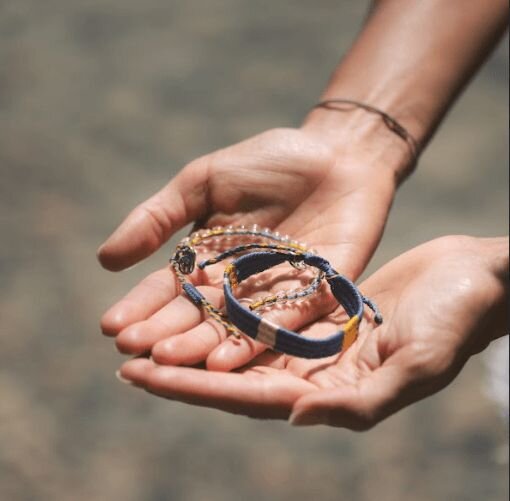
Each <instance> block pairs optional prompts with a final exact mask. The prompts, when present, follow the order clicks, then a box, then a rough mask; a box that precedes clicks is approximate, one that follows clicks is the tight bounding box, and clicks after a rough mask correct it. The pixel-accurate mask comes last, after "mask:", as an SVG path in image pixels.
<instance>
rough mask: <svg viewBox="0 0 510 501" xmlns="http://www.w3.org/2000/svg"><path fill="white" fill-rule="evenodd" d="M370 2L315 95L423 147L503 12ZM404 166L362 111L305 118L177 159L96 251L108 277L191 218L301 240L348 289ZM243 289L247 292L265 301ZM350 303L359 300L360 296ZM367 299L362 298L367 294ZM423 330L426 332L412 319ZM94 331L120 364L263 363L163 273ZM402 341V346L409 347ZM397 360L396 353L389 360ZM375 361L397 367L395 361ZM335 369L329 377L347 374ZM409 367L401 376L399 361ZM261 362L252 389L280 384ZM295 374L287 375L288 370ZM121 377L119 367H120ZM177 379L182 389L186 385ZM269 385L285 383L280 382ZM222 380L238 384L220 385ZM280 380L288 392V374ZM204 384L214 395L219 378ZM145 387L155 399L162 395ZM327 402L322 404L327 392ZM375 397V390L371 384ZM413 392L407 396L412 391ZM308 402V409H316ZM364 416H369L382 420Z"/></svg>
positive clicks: (391, 139) (397, 397)
mask: <svg viewBox="0 0 510 501" xmlns="http://www.w3.org/2000/svg"><path fill="white" fill-rule="evenodd" d="M374 5H375V7H374V8H373V9H372V11H371V14H370V16H369V18H368V20H367V22H366V24H365V27H364V29H363V30H362V32H361V34H360V36H359V37H358V39H357V40H356V42H355V44H354V45H353V47H352V48H351V50H350V51H349V53H348V54H347V55H346V57H345V58H344V60H343V61H342V62H341V64H340V65H339V67H338V68H337V70H336V71H335V73H334V75H333V77H332V79H331V82H330V83H329V85H328V87H327V89H326V91H325V92H324V94H323V98H328V97H348V98H351V99H358V100H360V101H364V102H367V103H370V104H371V105H373V106H377V107H379V108H382V109H384V110H385V111H387V112H388V113H390V114H391V115H392V116H394V117H395V118H396V119H397V120H399V121H400V122H401V123H402V125H404V126H405V127H406V128H407V129H408V130H409V131H410V132H411V133H412V134H413V135H414V136H415V138H416V139H417V140H418V141H419V143H420V144H421V145H422V146H423V145H425V143H426V142H427V140H428V139H429V138H430V136H431V134H432V132H433V131H434V129H435V127H436V126H437V124H438V123H439V121H440V119H441V117H442V116H443V115H444V113H445V112H446V110H447V109H448V106H449V105H450V104H451V102H452V101H453V99H454V98H455V96H456V95H457V94H458V92H459V90H460V89H461V88H462V86H463V85H464V84H465V82H466V81H467V80H468V79H469V77H470V76H471V75H472V74H473V72H474V71H475V69H476V68H477V67H478V65H479V64H480V63H481V62H482V61H483V59H484V58H485V57H486V55H487V54H488V53H489V51H490V49H491V48H492V47H493V46H494V45H495V43H496V42H497V40H498V39H499V38H500V36H501V34H502V33H503V31H504V27H505V19H506V17H505V14H506V10H507V8H508V2H507V1H503V0H493V2H491V8H490V9H489V8H487V2H486V1H485V0H483V1H482V0H470V1H469V2H466V1H465V0H462V1H461V0H431V1H429V2H412V3H409V2H407V1H405V0H383V1H379V2H375V4H374ZM403 12H405V15H402V13H403ZM439 13H440V15H439ZM390 63H391V64H390ZM360 68H362V69H363V70H360ZM410 164H411V156H410V152H409V149H408V148H407V145H406V143H405V142H404V141H402V140H401V139H400V138H399V137H398V136H396V135H395V134H394V133H392V132H391V131H389V130H388V129H387V128H386V127H385V126H384V124H383V123H382V122H381V121H380V120H379V119H378V117H377V116H374V115H371V114H367V113H366V112H364V111H363V110H354V111H350V112H348V113H344V112H342V113H340V112H335V111H327V110H315V111H313V112H311V113H310V114H309V115H308V117H307V118H306V120H305V122H304V124H303V126H302V127H301V128H300V129H276V130H270V131H268V132H265V133H263V134H260V135H258V136H256V137H254V138H251V139H248V140H247V141H243V142H241V143H239V144H236V145H234V146H231V147H229V148H225V149H223V150H220V151H218V152H215V153H212V154H210V155H207V156H205V157H202V158H199V159H197V160H195V161H193V162H191V163H190V164H189V165H188V166H186V167H185V168H184V169H183V170H182V171H181V172H180V173H179V174H178V175H177V176H176V177H175V178H174V179H172V180H171V181H170V183H169V184H168V185H167V186H166V187H164V188H163V189H162V190H161V191H160V192H159V193H157V194H156V195H154V196H153V197H151V198H150V199H149V200H148V201H146V202H144V203H143V204H141V205H140V206H139V207H137V208H136V209H135V210H134V211H133V212H132V213H131V214H130V215H129V216H128V217H127V219H126V220H125V221H124V222H123V223H122V225H121V226H120V227H119V228H118V229H117V230H116V232H115V233H114V234H113V235H112V236H111V237H110V238H109V239H108V240H107V242H106V243H105V244H104V245H103V246H102V247H101V249H100V250H99V253H98V255H99V259H100V261H101V263H102V264H103V266H105V267H106V268H108V269H110V270H121V269H123V268H125V267H127V266H130V265H132V264H134V263H135V262H137V261H139V260H141V259H143V258H145V257H147V256H148V255H150V254H151V253H152V252H154V251H155V250H156V249H157V248H159V247H160V246H161V245H162V244H163V243H164V242H165V241H166V240H168V238H169V237H170V236H171V235H173V234H174V233H175V231H177V230H178V229H180V228H182V227H183V226H184V225H186V224H188V223H190V222H193V221H197V220H200V221H201V223H202V224H203V225H206V226H214V225H217V224H243V223H252V222H256V223H257V224H259V225H261V226H268V227H271V228H273V229H275V230H278V231H280V232H282V233H288V234H291V235H292V236H293V238H296V239H298V240H303V241H306V242H309V243H311V244H312V245H313V246H314V247H315V248H316V249H317V250H318V251H319V253H321V254H322V255H324V256H325V257H327V258H328V259H330V260H331V261H332V263H333V264H334V265H335V267H336V268H337V269H339V270H341V271H342V273H344V274H346V275H348V276H350V277H351V278H352V279H356V278H357V277H358V276H359V275H360V273H361V272H362V271H363V269H364V268H365V266H366V264H367V263H368V261H369V259H370V257H371V256H372V254H373V252H374V250H375V248H376V246H377V244H378V242H379V240H380V238H381V236H382V233H383V230H384V225H385V222H386V219H387V217H388V212H389V209H390V207H391V203H392V200H393V197H394V194H395V191H396V188H397V187H398V184H399V182H400V181H401V180H402V179H403V178H405V176H406V175H407V174H408V172H409V170H410ZM413 252H414V251H413ZM425 261H426V260H425ZM388 266H389V265H388ZM385 269H386V268H383V269H382V270H381V271H380V273H382V272H383V270H385ZM412 273H414V272H412ZM376 276H377V275H376ZM218 277H219V271H218V270H214V269H212V270H211V271H209V272H208V273H202V274H200V275H198V274H195V275H194V276H193V280H194V281H195V283H197V284H201V285H202V286H203V287H204V293H205V294H206V295H207V297H209V298H210V299H211V301H213V302H214V303H215V304H216V305H218V306H221V290H220V289H219V287H218V286H217V284H218ZM270 282H271V280H268V283H270ZM368 283H370V282H368ZM296 285H299V283H297V282H296V281H295V280H291V279H287V280H286V281H285V282H283V283H281V282H280V283H275V284H273V287H272V290H279V289H281V288H289V287H294V286H296ZM385 287H389V285H388V284H385ZM270 290H271V289H270ZM251 292H252V293H253V295H259V294H262V293H267V292H268V291H260V290H257V291H255V290H253V291H251ZM364 292H365V293H367V294H368V295H370V294H371V292H370V291H369V290H366V291H364ZM377 292H378V289H377V287H375V289H374V293H376V295H377ZM247 293H248V294H250V291H248V292H247ZM389 293H390V292H388V294H389ZM400 293H401V292H400V291H399V290H398V289H394V290H393V294H394V295H395V294H400ZM379 294H380V292H379ZM372 295H374V294H373V293H372ZM395 297H396V296H395ZM375 299H377V297H375ZM380 301H381V302H382V304H381V307H382V310H383V312H384V313H385V317H386V319H388V318H389V317H390V318H392V315H389V313H388V312H387V311H386V308H387V307H386V304H390V303H391V301H390V299H389V296H388V297H382V298H381V299H380ZM331 308H332V302H331V301H330V298H329V299H328V298H326V300H324V301H323V302H319V303H317V304H316V307H315V308H297V309H293V308H290V309H283V310H275V311H274V312H272V313H271V314H270V315H271V316H272V319H273V320H274V321H275V322H277V323H279V324H281V325H285V326H287V327H288V328H291V329H299V328H300V327H302V326H304V325H307V324H309V323H310V322H311V321H313V320H317V318H318V317H320V316H322V315H325V316H324V318H323V319H322V320H320V321H319V322H318V323H317V324H316V325H318V326H321V325H323V326H326V325H327V326H328V327H330V328H332V327H333V325H330V324H329V323H328V322H330V320H329V317H328V316H327V315H328V314H329V313H330V312H331ZM416 315H419V313H418V312H416ZM424 321H425V323H426V319H425V320H424ZM391 325H392V322H391V321H390V322H389V323H388V321H386V323H385V326H384V327H381V328H379V329H376V330H374V334H376V333H378V332H380V333H383V332H385V333H387V334H386V336H388V337H392V336H395V337H396V338H398V337H399V336H398V335H397V333H392V331H391V330H389V326H391ZM317 328H318V327H317ZM102 329H103V331H104V333H105V334H107V335H111V336H115V338H116V344H117V347H118V349H119V350H120V351H122V352H123V353H128V354H133V355H136V354H140V353H143V352H146V351H148V350H152V354H153V357H154V360H155V362H156V363H159V364H172V365H191V364H197V363H200V362H205V363H206V367H207V368H208V369H211V370H215V371H228V370H232V369H237V368H240V367H243V366H245V365H246V364H249V363H253V360H254V359H255V358H256V357H259V356H262V357H269V359H271V357H272V355H269V354H263V355H261V354H262V353H263V352H264V350H265V346H263V345H261V344H260V343H257V342H254V341H252V340H248V339H246V338H243V339H241V340H239V341H238V340H233V339H232V338H227V336H226V334H225V332H224V330H223V329H222V328H221V327H219V326H218V325H216V324H215V323H214V322H212V321H210V320H207V319H204V318H203V316H202V315H201V314H200V312H198V310H197V309H196V308H195V307H194V306H192V305H191V304H190V303H189V302H188V301H187V300H186V298H184V297H183V296H182V295H181V294H180V290H179V288H178V287H177V285H176V282H175V278H174V277H173V275H172V274H171V273H169V271H168V269H167V268H164V269H162V270H159V271H157V272H155V273H153V274H152V275H150V276H149V277H147V278H146V279H145V280H144V281H142V283H141V284H139V285H138V286H137V287H135V288H134V289H133V290H132V291H131V292H130V293H129V294H128V295H127V296H126V297H125V298H123V299H121V300H120V301H119V302H118V303H117V304H115V305H114V306H113V307H112V308H111V309H110V310H109V311H108V312H107V313H106V314H105V315H104V316H103V319H102ZM408 335H411V334H410V333H409V334H408ZM380 336H382V334H377V335H373V336H370V339H377V338H379V337H380ZM408 341H409V343H410V344H411V345H413V346H414V343H413V341H412V339H408ZM371 342H373V341H371ZM361 344H363V345H364V342H363V341H359V342H358V343H356V345H355V346H353V348H352V349H351V350H352V351H351V350H350V351H351V355H346V357H345V358H344V360H346V361H347V360H349V357H353V356H354V354H355V353H358V352H359V353H361V350H360V345H361ZM452 346H453V344H452ZM457 347H458V346H457ZM396 348H397V346H395V349H396ZM402 349H403V346H400V347H399V348H398V350H397V351H398V352H401V350H402ZM459 349H460V348H459ZM277 358H278V357H277ZM389 358H391V359H392V360H400V358H402V357H400V358H399V357H394V358H392V357H389ZM389 358H388V359H389ZM411 358H412V357H411ZM454 359H455V360H457V359H456V358H455V357H454ZM257 360H258V359H257ZM264 360H265V359H264ZM341 360H342V359H341ZM341 360H340V361H339V363H338V367H340V366H342V367H343V366H344V365H345V364H347V362H346V361H344V362H342V361H341ZM130 363H131V364H134V365H133V367H134V366H136V367H137V372H136V374H137V375H136V377H137V378H138V379H137V381H138V382H139V383H140V381H142V379H143V377H142V376H141V373H140V371H142V372H143V371H146V373H147V377H148V378H149V377H150V378H152V376H150V375H151V374H153V372H154V370H153V367H152V365H151V364H153V363H154V362H151V361H147V360H136V361H134V362H130ZM381 363H382V362H381ZM410 363H411V365H412V363H413V362H412V359H411V362H410ZM429 363H432V361H431V360H429ZM271 364H272V362H271V363H270V364H269V368H268V367H266V365H264V364H262V367H265V369H263V370H264V371H269V373H268V374H266V376H267V377H266V379H264V380H262V381H261V383H262V384H263V385H264V388H266V387H267V386H268V385H269V383H268V382H267V381H268V380H270V379H268V378H271V377H275V378H278V381H280V382H281V377H282V370H281V367H280V368H278V370H279V371H280V372H278V373H274V367H271ZM290 365H291V366H292V365H294V364H293V363H291V364H290ZM295 365H297V366H299V365H300V364H299V363H298V362H296V364H295ZM305 365H306V364H305ZM127 367H131V366H130V365H129V363H128V365H127ZM374 367H375V366H374ZM142 369H143V370H142ZM158 370H159V369H158ZM167 370H168V371H170V370H171V371H174V373H175V371H181V370H182V371H193V370H192V369H185V368H172V369H170V368H168V369H167ZM250 370H251V371H253V369H250ZM342 370H344V369H342ZM346 370H347V369H346ZM395 370H396V369H395ZM335 371H337V369H335ZM298 372H299V371H298ZM376 372H377V371H374V374H375V373H376ZM383 372H384V371H383ZM453 372H455V371H453ZM347 373H348V370H347V372H346V374H347ZM378 373H379V374H380V373H381V372H378ZM123 374H124V375H125V376H126V374H128V375H129V374H131V372H128V373H126V367H125V368H124V369H123ZM185 374H187V375H186V377H188V376H189V377H190V378H191V380H193V378H194V377H195V376H193V378H192V377H191V375H190V374H191V373H187V372H185ZM193 374H195V372H193ZM196 374H197V376H196V377H199V378H204V380H207V381H210V383H208V385H206V387H207V388H208V391H210V392H211V396H210V398H211V405H214V406H215V407H220V408H227V407H228V405H223V404H220V403H219V402H218V400H217V395H216V397H214V396H213V394H215V391H216V390H218V391H219V389H218V388H216V389H215V386H214V384H213V383H214V382H215V378H216V377H220V375H218V374H217V373H214V374H213V373H211V372H206V371H201V372H198V373H196ZM198 374H200V375H198ZM249 374H250V373H249V372H248V373H247V374H245V375H249ZM367 374H368V373H367ZM401 374H402V372H401ZM283 375H285V377H287V376H289V374H288V373H287V372H285V371H284V372H283ZM234 376H238V375H236V374H222V375H221V377H227V378H228V377H234ZM250 377H251V376H250ZM289 377H290V376H289ZM292 377H293V384H294V383H296V378H295V375H294V374H293V375H292ZM140 378H142V379H140ZM297 379H298V380H299V381H300V382H299V385H300V388H301V390H299V391H297V390H295V391H291V393H290V394H285V395H282V394H281V395H279V396H276V395H275V398H278V399H280V400H281V399H283V400H286V399H287V400H286V402H285V405H284V408H285V410H284V411H282V410H279V411H278V413H277V414H278V417H283V416H286V415H287V414H288V413H289V412H290V409H291V408H292V405H296V406H298V409H299V402H300V399H299V397H302V398H303V399H305V398H312V397H311V396H309V397H305V396H304V394H305V393H306V392H304V391H302V389H303V388H304V386H302V385H306V386H307V388H309V389H310V388H311V386H310V385H312V384H313V383H312V382H311V381H308V380H307V379H306V378H297ZM151 380H152V379H151ZM236 381H237V379H236ZM217 382H218V384H220V381H219V380H218V381H217ZM140 384H141V383H140ZM168 384H169V386H168V387H167V390H168V392H167V393H166V394H167V395H172V396H173V398H179V399H182V400H185V401H190V400H192V401H193V399H195V398H198V401H197V403H201V404H204V402H205V404H206V405H207V401H208V400H207V398H208V397H207V395H206V394H201V396H200V397H196V395H194V394H193V392H192V391H191V390H190V391H191V393H190V394H189V395H186V392H185V391H184V390H183V392H182V393H179V395H178V396H176V395H175V394H174V393H173V392H174V391H175V388H173V387H172V384H170V383H168ZM236 384H237V383H236ZM275 384H276V383H275ZM279 384H280V383H279ZM281 384H283V383H281ZM296 384H297V383H296ZM277 386H278V384H276V386H275V387H277ZM398 387H400V388H401V394H399V393H394V395H393V399H394V403H393V404H392V405H393V407H392V408H394V407H396V408H399V407H401V406H402V402H408V401H410V400H412V399H409V398H407V397H405V395H407V394H408V393H409V392H411V393H412V391H411V390H409V389H408V388H407V387H406V385H405V384H404V380H402V381H401V384H400V385H398ZM158 388H159V393H160V394H163V395H164V394H165V391H164V390H165V388H164V387H158ZM203 389H204V388H202V390H203ZM153 390H154V388H152V389H151V391H153ZM202 390H201V391H202ZM286 391H287V390H286ZM289 391H290V390H289ZM331 391H332V394H333V393H335V390H334V388H331ZM378 391H380V392H381V394H384V393H385V390H384V387H383V385H382V386H381V387H380V388H379V390H378ZM324 392H326V393H327V391H326V390H325V389H324V391H323V392H315V391H314V392H313V393H314V394H315V395H316V396H318V397H317V398H323V401H324V402H328V401H329V399H328V396H327V395H326V394H325V393H324ZM417 395H421V394H420V392H417ZM293 396H294V397H296V398H294V397H293ZM229 398H230V397H229ZM296 399H297V400H296ZM227 400H228V398H227ZM252 403H253V409H252V411H250V412H249V414H257V410H256V407H257V405H259V404H260V405H262V408H265V404H264V403H263V402H260V401H259V402H257V401H256V399H255V401H253V402H252ZM238 404H239V405H241V404H240V403H239V402H238V401H236V400H235V399H234V403H233V405H232V406H230V408H229V410H232V411H236V412H243V407H242V406H241V407H240V408H239V409H238V408H236V407H235V405H238ZM315 405H316V406H317V405H318V406H319V407H320V403H319V402H316V404H315ZM353 405H354V404H353ZM381 405H382V404H381ZM383 407H384V406H383ZM387 407H388V408H389V407H391V405H388V406H387ZM378 412H379V411H377V412H376V411H374V414H375V415H377V416H379V415H383V414H384V412H382V411H381V412H380V413H378ZM360 419H361V418H360ZM321 422H324V420H323V421H321ZM349 423H350V427H352V428H360V427H363V419H361V421H360V424H359V426H357V425H356V423H355V420H354V421H350V422H349Z"/></svg>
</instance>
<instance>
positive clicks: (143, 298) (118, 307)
mask: <svg viewBox="0 0 510 501" xmlns="http://www.w3.org/2000/svg"><path fill="white" fill-rule="evenodd" d="M179 291H180V288H179V285H178V283H177V281H176V277H175V274H174V273H173V271H172V270H170V269H169V268H168V267H167V268H163V269H162V270H158V271H156V272H154V273H151V274H150V275H149V276H148V277H146V278H145V279H144V280H142V281H141V282H140V283H139V284H138V285H137V286H136V287H134V288H133V289H132V290H131V291H130V292H129V293H128V294H127V295H126V296H124V297H123V298H122V299H121V300H120V301H119V302H117V303H116V304H114V305H113V306H112V307H111V308H110V309H109V310H108V311H107V312H106V313H105V314H104V315H103V317H102V318H101V330H102V331H103V333H104V334H105V335H107V336H116V335H117V334H118V333H119V332H120V331H121V330H122V329H124V328H126V327H127V326H128V325H131V324H133V323H135V322H140V321H141V320H145V319H146V318H148V317H150V316H151V315H152V314H153V313H155V312H156V311H158V310H159V309H160V308H162V307H163V306H165V305H166V304H167V303H169V302H170V301H171V300H172V299H174V298H175V297H176V296H177V295H178V294H179Z"/></svg>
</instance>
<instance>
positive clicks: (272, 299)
mask: <svg viewBox="0 0 510 501" xmlns="http://www.w3.org/2000/svg"><path fill="white" fill-rule="evenodd" d="M235 237H243V238H246V237H247V238H250V239H252V238H260V239H262V240H263V241H260V242H256V243H249V244H243V245H238V246H235V247H233V248H231V249H228V250H227V251H225V252H222V253H221V254H218V255H217V256H215V257H213V258H210V259H207V260H204V261H202V262H200V263H199V264H198V268H199V269H204V268H205V267H207V266H209V265H212V264H216V263H219V262H220V261H222V260H224V259H227V258H228V257H232V256H236V255H239V254H242V253H244V252H247V251H250V250H255V249H258V250H278V251H280V252H285V253H289V254H292V255H295V254H299V253H303V252H307V246H306V244H303V243H300V242H297V241H295V240H291V239H290V238H289V237H287V236H281V235H280V234H279V233H278V232H271V231H270V230H269V229H264V230H260V229H259V228H258V226H257V225H253V226H252V227H251V228H246V227H244V226H241V227H234V226H228V227H226V228H225V227H221V226H217V227H214V228H212V229H206V230H199V231H197V232H194V233H192V234H191V235H189V236H188V237H186V238H184V239H183V240H181V242H180V243H179V244H178V245H177V247H176V250H175V253H174V255H173V256H172V257H171V258H170V264H171V265H172V267H173V268H174V271H175V273H176V276H177V278H178V280H179V282H180V284H181V288H182V290H183V291H184V292H185V293H186V295H187V296H188V297H189V299H190V300H191V301H192V302H193V303H194V304H196V305H197V306H200V307H202V308H203V309H204V310H205V311H206V312H207V313H208V314H209V315H210V316H211V317H212V318H213V319H214V320H216V321H217V322H219V323H220V324H221V325H223V326H224V327H225V329H227V331H228V332H229V333H231V334H234V335H235V336H236V337H239V336H240V332H239V331H238V329H237V328H236V327H235V326H234V325H233V324H232V323H231V322H230V321H229V319H228V318H227V316H226V315H225V314H224V313H223V312H222V311H221V310H219V309H218V308H216V307H215V306H214V305H213V304H212V303H211V302H210V301H208V300H207V299H206V298H205V297H204V295H203V294H202V293H201V292H200V291H199V290H198V289H197V288H196V287H195V286H194V285H193V284H192V283H191V282H189V281H188V280H187V278H186V275H189V274H190V273H192V272H193V270H194V269H195V265H196V258H197V251H196V248H197V247H201V246H205V245H206V244H207V242H208V240H210V239H217V238H226V239H227V240H228V239H231V238H235ZM268 241H269V242H270V241H273V242H276V243H269V242H268ZM291 264H293V266H294V267H296V268H301V267H302V266H300V264H301V263H299V262H293V261H291ZM322 278H323V274H322V272H320V271H319V273H318V274H317V275H316V276H315V278H314V279H313V280H312V281H311V283H310V284H309V285H308V287H306V288H304V289H295V290H291V291H281V292H279V293H278V294H275V295H271V296H267V297H265V298H261V299H259V300H257V301H255V302H253V303H252V304H251V305H250V308H251V309H252V310H256V309H259V308H261V307H266V306H269V305H272V304H275V303H283V302H287V301H294V300H298V299H301V298H304V297H306V296H309V295H311V294H314V293H315V292H316V291H317V290H318V289H319V287H320V285H321V281H322Z"/></svg>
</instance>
